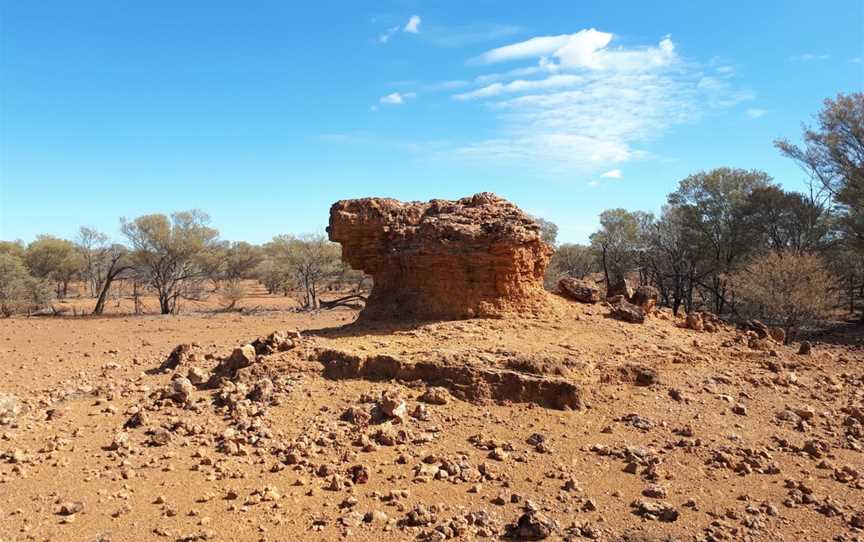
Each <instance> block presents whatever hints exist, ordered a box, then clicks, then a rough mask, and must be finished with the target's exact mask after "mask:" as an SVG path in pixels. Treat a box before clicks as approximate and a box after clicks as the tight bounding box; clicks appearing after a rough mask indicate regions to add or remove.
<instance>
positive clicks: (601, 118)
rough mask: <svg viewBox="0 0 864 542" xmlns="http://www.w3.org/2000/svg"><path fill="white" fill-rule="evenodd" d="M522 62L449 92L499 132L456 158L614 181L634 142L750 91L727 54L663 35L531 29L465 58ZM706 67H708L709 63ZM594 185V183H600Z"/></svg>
mask: <svg viewBox="0 0 864 542" xmlns="http://www.w3.org/2000/svg"><path fill="white" fill-rule="evenodd" d="M504 63H521V64H522V65H518V64H517V66H515V67H512V68H510V69H509V70H504V71H501V72H498V73H486V74H481V75H478V76H476V77H475V79H474V81H473V88H471V87H468V88H467V89H466V90H463V91H461V92H459V93H457V94H454V96H453V98H454V99H456V100H457V101H460V102H465V103H475V102H476V103H480V104H482V106H483V107H484V108H485V109H486V110H487V111H489V112H490V113H492V114H493V115H494V116H495V118H496V119H497V120H498V121H499V130H498V134H497V135H496V136H494V137H491V138H487V139H484V140H480V141H474V142H469V143H467V144H464V145H462V146H460V147H458V148H457V149H456V150H455V152H456V153H457V155H459V156H461V157H463V158H472V159H478V160H482V161H483V162H484V163H487V162H488V161H496V162H498V163H507V164H524V165H531V166H532V167H540V168H543V169H546V170H551V171H554V172H555V173H556V174H557V173H560V172H565V173H568V174H572V175H586V174H587V175H601V174H602V173H603V172H604V171H605V172H606V174H605V176H603V175H601V177H600V178H605V179H614V178H618V177H615V175H616V174H617V175H620V169H618V168H613V166H615V165H618V164H621V163H624V162H627V161H629V160H635V159H642V158H646V157H648V156H650V155H649V153H647V152H646V151H644V150H642V149H641V148H640V147H641V146H642V145H643V144H644V143H646V142H648V141H651V140H652V139H655V138H658V137H661V136H662V135H663V134H664V133H666V132H667V131H668V130H669V129H670V128H671V127H672V126H675V125H678V124H681V123H688V122H694V121H697V120H698V119H699V118H701V117H702V116H704V115H705V114H706V113H708V112H710V111H712V110H717V109H721V108H728V107H732V106H734V105H736V104H738V103H741V102H743V101H746V100H750V99H752V98H753V97H754V96H753V93H752V92H750V91H748V90H746V89H740V88H738V87H737V85H736V84H735V69H734V66H732V65H731V64H730V63H728V61H727V62H726V63H724V64H723V65H720V66H719V67H717V66H716V65H714V63H713V62H712V63H707V64H704V65H703V64H700V63H698V62H696V61H694V60H690V59H685V58H683V57H681V55H680V54H679V53H678V50H677V48H676V45H675V43H674V42H673V41H672V38H671V37H669V36H666V37H663V38H661V39H660V40H659V41H658V42H657V44H656V45H646V46H633V47H623V46H616V41H615V36H614V35H613V34H611V33H607V32H600V31H598V30H595V29H587V30H581V31H579V32H575V33H573V34H562V35H556V36H537V37H533V38H530V39H527V40H523V41H520V42H516V43H512V44H510V45H506V46H503V47H498V48H495V49H491V50H489V51H486V52H485V53H482V54H481V55H479V56H476V57H474V58H472V59H469V60H468V65H473V66H492V65H498V64H504ZM712 65H714V67H712ZM598 183H599V181H598Z"/></svg>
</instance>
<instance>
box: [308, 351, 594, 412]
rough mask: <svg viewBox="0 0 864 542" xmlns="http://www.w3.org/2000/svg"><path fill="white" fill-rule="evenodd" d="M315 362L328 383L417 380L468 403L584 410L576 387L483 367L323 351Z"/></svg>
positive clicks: (550, 378) (561, 380)
mask: <svg viewBox="0 0 864 542" xmlns="http://www.w3.org/2000/svg"><path fill="white" fill-rule="evenodd" d="M317 359H318V361H320V362H321V363H322V364H323V365H324V376H326V377H327V378H332V379H344V378H362V379H366V380H401V381H412V380H419V381H422V382H425V383H426V384H428V385H430V386H440V387H444V388H446V389H447V390H448V391H449V392H450V393H451V394H452V395H454V396H455V397H458V398H460V399H464V400H466V401H474V402H481V403H482V402H484V401H489V400H493V401H507V402H514V403H536V404H539V405H542V406H547V407H551V408H557V409H565V408H572V409H578V408H581V406H582V394H581V391H580V389H579V387H578V386H577V385H576V384H574V383H573V382H571V381H570V380H567V379H565V378H561V377H558V376H547V375H534V374H526V373H521V372H518V371H511V370H507V369H500V368H497V367H491V366H488V365H484V364H479V363H478V364H472V363H456V364H448V363H441V362H434V361H417V362H415V361H412V360H409V359H401V358H398V357H395V356H391V355H387V354H379V355H356V354H352V353H349V352H343V351H340V350H332V349H323V350H320V351H319V352H318V354H317Z"/></svg>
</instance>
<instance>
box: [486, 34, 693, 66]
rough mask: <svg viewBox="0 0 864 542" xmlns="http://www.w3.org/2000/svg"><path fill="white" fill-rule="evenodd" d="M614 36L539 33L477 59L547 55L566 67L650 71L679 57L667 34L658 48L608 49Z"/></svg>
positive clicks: (500, 59) (491, 62)
mask: <svg viewBox="0 0 864 542" xmlns="http://www.w3.org/2000/svg"><path fill="white" fill-rule="evenodd" d="M612 39H613V35H612V34H611V33H608V32H599V31H597V30H595V29H593V28H589V29H587V30H580V31H579V32H576V33H574V34H562V35H560V36H540V37H536V38H531V39H529V40H525V41H521V42H518V43H514V44H511V45H505V46H504V47H498V48H497V49H492V50H491V51H487V52H485V53H483V54H482V55H480V56H479V57H477V58H476V59H474V62H479V63H482V64H495V63H499V62H508V61H512V60H519V59H523V58H536V57H541V58H543V59H545V60H543V62H545V63H546V64H547V65H548V64H549V63H550V62H551V61H550V60H548V57H551V58H554V59H557V60H558V65H559V66H560V67H561V68H565V69H589V70H628V71H648V70H651V69H654V68H658V67H662V66H666V65H669V64H670V63H672V62H674V61H675V60H676V59H677V55H676V53H675V45H674V44H673V43H672V40H671V39H670V38H668V37H666V38H664V39H663V40H661V41H660V43H659V44H658V45H657V46H656V47H642V48H637V49H630V50H627V49H621V48H619V49H609V48H608V46H609V44H610V43H611V42H612Z"/></svg>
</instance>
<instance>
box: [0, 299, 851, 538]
mask: <svg viewBox="0 0 864 542" xmlns="http://www.w3.org/2000/svg"><path fill="white" fill-rule="evenodd" d="M555 304H556V309H557V310H556V311H555V314H554V315H550V316H547V317H545V318H542V319H538V318H531V319H517V318H508V319H498V320H476V319H475V320H464V321H456V322H443V323H432V324H425V325H416V326H409V325H404V326H392V325H385V324H352V323H351V322H353V321H354V320H355V318H356V314H355V313H354V312H353V311H350V310H335V311H329V312H322V313H320V314H302V313H289V312H270V313H262V314H258V315H238V314H198V315H190V316H177V317H154V316H147V317H106V318H98V319H89V318H85V319H81V318H77V319H73V318H54V319H51V318H32V319H8V320H0V360H2V364H0V366H2V383H0V418H3V416H4V414H2V412H4V410H2V409H5V412H6V414H5V418H3V419H2V420H0V540H2V541H9V540H57V541H65V540H83V541H95V540H103V541H107V540H114V541H121V540H128V541H132V540H134V541H140V540H159V541H161V540H272V541H275V540H297V539H300V538H306V539H313V540H319V539H320V540H343V539H348V540H416V539H421V540H443V539H455V540H474V539H479V540H482V539H489V540H497V539H500V538H502V537H504V536H513V537H516V538H517V539H542V538H543V537H546V538H547V539H549V540H559V539H570V540H582V539H586V540H588V539H597V540H666V539H670V540H788V541H793V540H795V541H797V540H861V539H864V531H862V530H861V529H864V515H862V514H864V454H862V445H864V432H862V424H864V392H862V390H864V363H862V360H864V353H862V351H861V350H860V347H859V346H848V345H843V344H828V343H825V344H822V343H816V344H815V345H814V348H813V352H812V354H810V355H799V354H798V353H797V351H798V345H792V346H788V347H786V346H780V345H773V346H771V347H770V348H769V349H767V350H753V349H751V348H750V347H748V345H747V340H746V339H744V338H743V336H742V335H741V333H740V332H738V331H736V330H734V329H733V328H731V327H728V328H725V329H722V330H721V331H719V332H717V333H697V332H694V331H691V330H688V329H683V328H681V327H680V322H678V321H675V320H674V319H673V318H671V316H669V315H668V314H667V313H662V312H661V313H660V314H659V315H655V316H652V317H650V318H649V319H648V320H647V322H646V323H645V324H644V325H639V324H628V323H624V322H620V321H617V320H613V319H610V318H609V317H608V314H609V308H608V306H606V305H605V304H598V305H580V304H577V303H570V302H566V301H564V300H562V299H557V298H556V299H555ZM289 330H299V331H300V333H301V335H302V337H301V338H297V336H296V335H293V334H287V333H286V334H283V335H280V336H277V337H275V338H274V340H273V341H271V342H270V343H269V346H271V347H273V349H274V350H276V351H274V352H272V353H266V352H267V351H268V350H270V348H268V347H267V345H265V344H264V343H259V344H258V346H259V352H260V353H261V355H259V356H257V357H256V356H255V355H250V349H249V348H246V349H245V350H243V349H238V350H237V352H235V353H233V354H232V352H233V351H234V349H235V348H237V347H240V346H242V345H243V344H245V343H248V342H251V341H252V340H254V339H256V338H258V337H262V336H266V335H268V334H270V333H271V332H273V331H281V332H287V331H289ZM181 343H186V344H191V345H192V346H191V347H190V348H189V349H188V350H187V351H185V352H186V353H185V354H183V355H180V356H177V357H176V358H175V361H178V362H179V363H178V365H177V366H176V367H174V368H165V369H164V370H162V371H159V368H160V366H161V365H162V364H163V363H164V362H165V361H166V358H168V355H169V353H170V352H171V351H172V350H173V349H174V348H175V347H176V346H177V345H178V344H181ZM245 365H248V366H247V367H244V366H245ZM190 368H192V369H193V370H192V371H191V372H190V371H189V369H190ZM214 371H215V374H216V375H217V377H218V376H222V377H223V380H222V381H221V383H220V382H217V380H218V379H216V378H214V379H210V375H211V374H212V373H213V372H214ZM187 374H188V375H189V376H190V377H191V378H190V380H191V382H190V381H187V380H184V378H183V377H186V376H187ZM172 375H176V378H175V379H174V380H172ZM394 377H395V378H396V380H393V378H394ZM208 379H210V382H209V385H208V382H207V380H208ZM399 379H402V380H399ZM199 382H202V383H200V384H198V385H197V386H195V385H193V384H196V383H199ZM430 388H431V391H429V390H430ZM4 405H5V406H4ZM13 411H15V412H13ZM520 518H521V519H520Z"/></svg>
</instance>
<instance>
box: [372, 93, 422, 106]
mask: <svg viewBox="0 0 864 542" xmlns="http://www.w3.org/2000/svg"><path fill="white" fill-rule="evenodd" d="M416 96H417V95H416V94H415V93H413V92H405V93H400V92H393V93H391V94H388V95H386V96H381V97H380V98H379V99H378V103H380V104H382V105H402V104H404V103H405V101H406V100H410V99H411V98H415V97H416Z"/></svg>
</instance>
